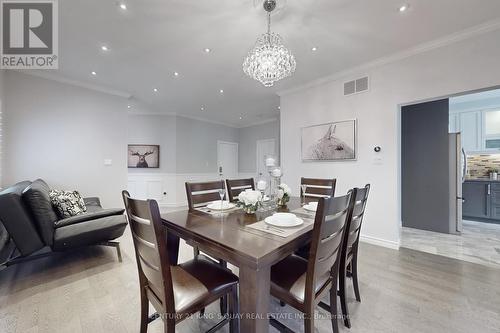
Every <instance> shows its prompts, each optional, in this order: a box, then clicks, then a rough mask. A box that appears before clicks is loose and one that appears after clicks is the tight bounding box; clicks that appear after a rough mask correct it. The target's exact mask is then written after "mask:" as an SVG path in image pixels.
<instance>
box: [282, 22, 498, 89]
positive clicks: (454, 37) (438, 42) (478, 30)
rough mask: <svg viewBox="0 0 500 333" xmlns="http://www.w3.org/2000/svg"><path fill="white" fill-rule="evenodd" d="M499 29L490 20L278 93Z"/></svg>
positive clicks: (306, 86) (323, 81) (321, 82)
mask: <svg viewBox="0 0 500 333" xmlns="http://www.w3.org/2000/svg"><path fill="white" fill-rule="evenodd" d="M498 29H500V20H499V19H497V20H492V21H488V22H486V23H483V24H480V25H477V26H474V27H472V28H468V29H465V30H462V31H459V32H456V33H454V34H451V35H448V36H446V37H443V38H439V39H435V40H433V41H430V42H426V43H423V44H420V45H417V46H415V47H412V48H409V49H406V50H404V51H401V52H397V53H394V54H392V55H389V56H385V57H382V58H379V59H376V60H373V61H370V62H367V63H365V64H362V65H359V66H356V67H352V68H349V69H346V70H343V71H340V72H337V73H334V74H331V75H328V76H325V77H322V78H319V79H316V80H313V81H310V82H308V83H305V84H301V85H298V86H296V87H293V88H290V89H285V90H281V91H278V92H277V94H278V96H280V97H283V96H286V95H289V94H293V93H295V92H299V91H302V90H307V89H310V88H313V87H317V86H320V85H323V84H325V83H328V82H332V81H338V80H340V79H342V78H344V77H348V76H351V75H355V74H356V73H359V72H364V71H368V70H370V69H373V68H376V67H381V66H384V65H388V64H391V63H395V62H398V61H401V60H404V59H407V58H410V57H412V56H415V55H418V54H422V53H425V52H428V51H431V50H434V49H438V48H441V47H444V46H447V45H451V44H455V43H457V42H460V41H463V40H467V39H470V38H472V37H476V36H480V35H483V34H485V33H488V32H492V31H495V30H498Z"/></svg>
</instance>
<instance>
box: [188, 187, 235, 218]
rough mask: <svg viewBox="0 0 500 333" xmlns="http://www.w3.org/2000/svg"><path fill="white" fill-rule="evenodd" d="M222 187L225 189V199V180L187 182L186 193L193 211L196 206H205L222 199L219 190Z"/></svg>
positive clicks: (190, 208)
mask: <svg viewBox="0 0 500 333" xmlns="http://www.w3.org/2000/svg"><path fill="white" fill-rule="evenodd" d="M221 189H222V190H224V197H223V199H224V200H225V199H226V198H227V196H226V193H225V191H226V187H225V184H224V181H223V180H216V181H211V182H201V183H190V182H186V195H187V200H188V206H189V210H190V211H193V210H195V209H196V208H198V207H202V206H205V205H207V204H208V203H210V202H212V201H217V200H220V196H219V190H221Z"/></svg>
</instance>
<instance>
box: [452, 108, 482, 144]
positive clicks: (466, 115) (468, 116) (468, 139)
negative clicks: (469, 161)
mask: <svg viewBox="0 0 500 333" xmlns="http://www.w3.org/2000/svg"><path fill="white" fill-rule="evenodd" d="M458 117H459V127H460V128H459V131H457V132H460V133H462V147H463V148H464V149H465V151H466V152H478V151H481V150H484V143H483V140H482V138H483V133H482V132H483V129H482V127H483V126H482V125H483V121H482V120H483V119H482V112H481V111H467V112H460V113H458Z"/></svg>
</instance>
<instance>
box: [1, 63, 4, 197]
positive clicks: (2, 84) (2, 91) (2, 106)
mask: <svg viewBox="0 0 500 333" xmlns="http://www.w3.org/2000/svg"><path fill="white" fill-rule="evenodd" d="M4 76H5V70H3V69H0V188H2V183H3V182H2V179H3V170H4V160H3V152H4V149H3V135H2V130H3V127H4V124H3V119H2V118H3V115H2V114H3V111H4V105H5V97H4V86H5V84H4V80H5V79H4Z"/></svg>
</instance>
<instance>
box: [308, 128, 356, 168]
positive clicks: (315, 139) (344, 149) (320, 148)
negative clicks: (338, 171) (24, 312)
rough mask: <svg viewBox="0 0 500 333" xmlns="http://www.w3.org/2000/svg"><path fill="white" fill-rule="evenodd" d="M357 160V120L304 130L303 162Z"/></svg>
mask: <svg viewBox="0 0 500 333" xmlns="http://www.w3.org/2000/svg"><path fill="white" fill-rule="evenodd" d="M355 159H356V120H355V119H353V120H345V121H338V122H332V123H327V124H321V125H314V126H309V127H304V128H302V161H352V160H355Z"/></svg>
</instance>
